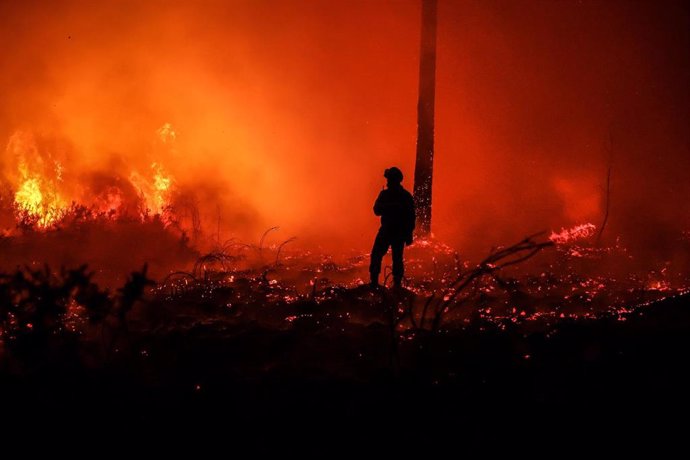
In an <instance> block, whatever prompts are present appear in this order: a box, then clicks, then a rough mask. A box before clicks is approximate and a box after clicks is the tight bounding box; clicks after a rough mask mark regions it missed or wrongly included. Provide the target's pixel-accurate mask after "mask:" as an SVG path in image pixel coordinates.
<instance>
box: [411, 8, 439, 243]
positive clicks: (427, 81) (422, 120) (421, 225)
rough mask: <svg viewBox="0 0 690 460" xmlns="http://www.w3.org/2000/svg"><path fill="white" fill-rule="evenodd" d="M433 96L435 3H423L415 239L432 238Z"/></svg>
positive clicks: (434, 81) (415, 189)
mask: <svg viewBox="0 0 690 460" xmlns="http://www.w3.org/2000/svg"><path fill="white" fill-rule="evenodd" d="M435 93H436V0H422V39H421V46H420V59H419V102H418V104H417V161H416V163H415V169H414V198H415V205H416V208H417V235H418V236H421V237H427V236H429V235H430V234H431V186H432V177H433V170H434V99H435Z"/></svg>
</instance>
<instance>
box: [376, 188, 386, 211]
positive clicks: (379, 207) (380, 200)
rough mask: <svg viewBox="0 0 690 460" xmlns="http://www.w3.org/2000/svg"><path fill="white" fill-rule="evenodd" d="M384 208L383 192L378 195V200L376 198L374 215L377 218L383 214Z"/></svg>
mask: <svg viewBox="0 0 690 460" xmlns="http://www.w3.org/2000/svg"><path fill="white" fill-rule="evenodd" d="M384 207H385V205H384V203H383V191H381V193H379V196H378V198H376V202H374V214H375V215H377V216H380V215H381V214H383V208H384Z"/></svg>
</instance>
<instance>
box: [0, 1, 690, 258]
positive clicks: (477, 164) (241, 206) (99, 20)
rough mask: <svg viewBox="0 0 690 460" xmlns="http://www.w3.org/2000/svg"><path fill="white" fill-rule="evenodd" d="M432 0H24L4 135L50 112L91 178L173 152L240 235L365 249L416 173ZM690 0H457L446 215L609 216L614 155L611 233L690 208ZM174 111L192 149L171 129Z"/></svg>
mask: <svg viewBox="0 0 690 460" xmlns="http://www.w3.org/2000/svg"><path fill="white" fill-rule="evenodd" d="M419 16H420V3H419V1H418V0H412V1H395V2H373V1H328V2H325V1H291V2H282V1H270V2H269V1H247V2H234V1H231V2H196V1H195V2H120V1H117V2H115V1H113V2H63V1H55V2H30V1H26V2H3V3H2V4H0V40H1V42H2V43H3V49H2V53H1V55H0V69H2V70H1V71H0V101H2V102H1V103H0V139H2V140H3V143H5V142H7V140H8V139H9V138H10V136H11V135H12V133H14V132H15V131H16V130H18V129H21V130H31V131H35V132H38V133H49V134H50V135H51V136H54V137H55V138H56V139H59V140H60V146H59V147H54V148H56V149H57V150H60V151H61V152H63V153H61V154H62V155H64V157H65V160H66V165H65V167H66V169H67V170H68V171H67V172H68V173H70V172H71V176H70V177H72V178H73V180H79V179H78V178H79V177H80V175H81V173H82V172H83V171H93V170H105V171H108V170H113V169H117V170H122V171H123V173H126V174H128V171H126V170H127V169H128V168H131V167H133V166H136V167H143V166H144V165H147V164H149V163H150V162H151V161H159V162H161V163H163V164H164V165H165V166H166V168H167V169H169V170H170V171H171V173H172V174H173V175H174V176H175V177H176V179H178V180H179V181H181V182H183V183H186V184H191V185H193V186H194V187H196V188H197V190H198V191H199V196H200V197H201V200H202V206H203V207H204V209H203V210H202V211H204V216H206V222H209V220H210V219H211V225H213V226H215V221H214V220H212V217H210V216H213V215H214V213H216V212H217V211H216V210H217V209H219V208H220V209H221V210H222V211H221V212H222V215H223V230H224V232H226V233H227V234H228V235H230V234H238V235H241V236H243V237H249V235H257V234H260V232H261V231H262V229H264V228H267V227H268V226H272V225H280V226H281V227H282V228H283V232H284V235H285V236H291V235H297V236H298V237H300V240H301V241H302V242H305V244H307V243H314V244H320V245H324V246H327V247H332V246H342V245H345V246H346V247H356V248H360V247H361V248H363V249H366V248H368V247H369V245H370V240H371V238H372V237H373V232H374V231H375V229H376V225H377V222H376V219H375V218H374V216H373V214H372V213H371V205H372V202H373V199H374V198H375V196H376V194H377V192H378V190H379V189H380V188H381V186H382V185H383V178H382V173H383V169H384V168H385V167H388V166H391V165H393V164H395V165H398V166H400V167H401V168H402V169H403V171H404V172H405V173H406V177H407V178H406V180H405V182H404V184H405V185H406V186H407V187H408V188H410V189H411V188H412V183H411V177H412V173H413V165H414V152H415V136H416V118H415V117H416V102H417V101H416V98H417V75H418V74H417V72H418V68H417V66H418V51H419V50H418V41H419ZM689 17H690V15H689V13H688V7H687V6H686V5H684V3H683V2H649V3H637V2H627V1H620V2H617V1H611V2H598V1H597V2H595V1H591V2H590V1H584V2H580V1H578V2H575V1H572V2H568V1H566V2H550V1H467V2H444V1H441V2H440V6H439V27H438V34H439V35H438V67H437V72H438V75H437V79H438V82H437V114H436V115H437V125H436V135H437V149H436V164H435V166H436V170H435V180H434V186H435V189H434V193H435V196H434V200H435V202H434V221H433V227H434V232H435V233H436V235H438V236H439V237H441V238H443V239H444V240H447V241H450V242H452V243H453V244H456V245H458V246H459V247H460V248H461V250H465V251H472V250H474V249H476V250H480V251H484V250H485V249H486V248H487V247H489V246H491V245H493V244H496V243H500V242H504V241H505V240H507V239H514V238H517V237H520V236H523V235H524V234H527V233H532V232H533V231H539V230H549V229H557V228H560V227H562V226H568V225H572V224H577V223H582V222H586V221H594V222H595V223H599V221H600V220H601V214H602V190H603V185H604V181H605V175H606V167H607V164H608V163H609V159H611V160H610V161H611V164H612V167H613V175H612V177H613V194H612V210H611V213H612V214H611V221H610V225H611V231H612V233H614V234H622V235H624V236H625V237H627V238H628V240H630V241H639V242H644V243H645V244H646V243H648V242H659V241H660V240H664V238H665V236H666V235H673V234H674V232H676V231H679V230H680V229H683V228H688V226H690V221H689V220H690V219H689V217H688V216H689V215H690V205H688V200H687V197H688V193H689V192H690V186H688V181H687V178H686V176H687V171H688V170H690V134H689V132H688V130H687V126H686V125H687V123H688V119H689V117H688V115H689V111H690V95H689V89H688V88H690V64H689V62H690V59H688V58H689V53H690V51H689V50H690V37H689V34H690V32H689V30H690V27H688V26H689V23H690V19H689ZM164 123H171V124H172V125H173V126H174V127H175V130H176V132H177V134H178V135H177V139H176V140H177V144H176V146H175V149H172V150H171V149H160V148H159V147H157V146H156V144H155V137H156V130H157V129H159V128H160V127H161V126H162V125H163V124H164ZM609 134H610V136H611V139H612V140H613V142H612V143H611V146H612V147H611V148H609V147H608V145H609V144H608V143H609ZM10 162H11V161H10V159H9V158H3V163H4V164H5V165H7V164H9V163H10ZM0 171H3V173H4V174H5V175H7V174H11V172H8V171H7V168H6V167H5V168H3V167H0ZM642 230H643V231H642ZM666 232H668V233H666ZM334 241H335V242H337V243H334Z"/></svg>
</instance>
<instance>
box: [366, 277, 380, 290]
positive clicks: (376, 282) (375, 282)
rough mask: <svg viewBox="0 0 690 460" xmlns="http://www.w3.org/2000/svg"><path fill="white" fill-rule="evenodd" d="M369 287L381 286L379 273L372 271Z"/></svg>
mask: <svg viewBox="0 0 690 460" xmlns="http://www.w3.org/2000/svg"><path fill="white" fill-rule="evenodd" d="M369 287H371V288H372V289H378V288H379V287H380V285H379V275H378V273H371V278H370V281H369Z"/></svg>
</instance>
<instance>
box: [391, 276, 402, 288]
mask: <svg viewBox="0 0 690 460" xmlns="http://www.w3.org/2000/svg"><path fill="white" fill-rule="evenodd" d="M393 287H394V288H395V289H402V278H393Z"/></svg>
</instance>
